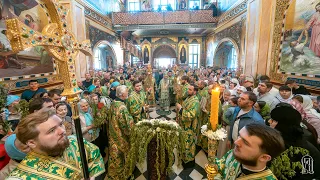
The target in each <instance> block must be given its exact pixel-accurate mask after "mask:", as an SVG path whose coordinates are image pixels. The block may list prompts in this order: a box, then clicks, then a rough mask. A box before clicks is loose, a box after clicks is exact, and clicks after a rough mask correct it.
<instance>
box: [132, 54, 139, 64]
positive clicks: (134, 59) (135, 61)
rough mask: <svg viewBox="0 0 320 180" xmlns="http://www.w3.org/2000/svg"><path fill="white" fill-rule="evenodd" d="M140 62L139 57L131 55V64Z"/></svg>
mask: <svg viewBox="0 0 320 180" xmlns="http://www.w3.org/2000/svg"><path fill="white" fill-rule="evenodd" d="M139 62H140V60H139V58H137V57H135V56H131V65H134V64H138V63H139Z"/></svg>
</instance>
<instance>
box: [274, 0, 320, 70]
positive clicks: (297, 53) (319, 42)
mask: <svg viewBox="0 0 320 180" xmlns="http://www.w3.org/2000/svg"><path fill="white" fill-rule="evenodd" d="M282 39H283V41H282V49H281V54H280V62H279V65H280V67H279V69H278V70H279V72H285V73H297V74H309V75H319V74H320V1H319V2H316V1H313V0H308V1H306V0H292V1H291V3H290V5H289V6H288V9H287V10H286V12H285V19H284V27H283V30H282Z"/></svg>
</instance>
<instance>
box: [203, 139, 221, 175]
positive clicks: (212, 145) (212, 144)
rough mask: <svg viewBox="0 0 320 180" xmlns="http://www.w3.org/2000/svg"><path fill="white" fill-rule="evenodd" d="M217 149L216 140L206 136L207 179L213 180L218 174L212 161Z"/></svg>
mask: <svg viewBox="0 0 320 180" xmlns="http://www.w3.org/2000/svg"><path fill="white" fill-rule="evenodd" d="M217 149H218V141H217V140H214V139H210V138H208V164H206V165H205V171H206V172H207V178H208V180H213V179H214V177H215V176H216V175H217V174H218V168H217V165H215V163H214V159H215V157H216V152H217Z"/></svg>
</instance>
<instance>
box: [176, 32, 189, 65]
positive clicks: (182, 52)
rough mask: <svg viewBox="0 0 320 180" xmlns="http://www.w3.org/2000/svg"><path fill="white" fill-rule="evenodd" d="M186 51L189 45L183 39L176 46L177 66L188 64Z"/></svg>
mask: <svg viewBox="0 0 320 180" xmlns="http://www.w3.org/2000/svg"><path fill="white" fill-rule="evenodd" d="M188 49H189V44H188V42H187V41H186V40H185V39H184V38H183V39H182V40H181V41H180V42H179V44H178V59H179V61H178V62H179V64H187V63H188V52H189V51H188Z"/></svg>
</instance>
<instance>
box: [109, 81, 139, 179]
mask: <svg viewBox="0 0 320 180" xmlns="http://www.w3.org/2000/svg"><path fill="white" fill-rule="evenodd" d="M116 96H117V97H116V99H115V100H114V101H113V102H112V104H111V108H110V109H111V112H112V115H111V119H110V121H109V160H108V178H109V179H115V180H118V179H119V180H121V179H126V176H127V174H126V173H127V171H126V170H125V168H124V167H125V163H126V159H127V156H128V154H127V153H128V152H129V150H130V142H129V139H130V130H131V128H132V127H133V125H134V122H133V118H132V116H131V115H130V114H129V111H128V109H127V107H126V105H125V103H124V101H125V100H126V99H127V98H128V88H127V87H126V86H124V85H122V86H118V87H117V89H116Z"/></svg>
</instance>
